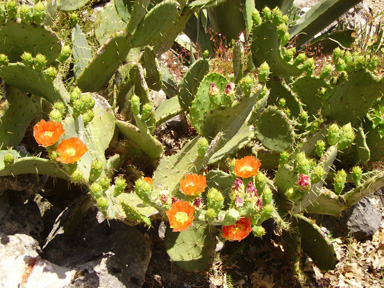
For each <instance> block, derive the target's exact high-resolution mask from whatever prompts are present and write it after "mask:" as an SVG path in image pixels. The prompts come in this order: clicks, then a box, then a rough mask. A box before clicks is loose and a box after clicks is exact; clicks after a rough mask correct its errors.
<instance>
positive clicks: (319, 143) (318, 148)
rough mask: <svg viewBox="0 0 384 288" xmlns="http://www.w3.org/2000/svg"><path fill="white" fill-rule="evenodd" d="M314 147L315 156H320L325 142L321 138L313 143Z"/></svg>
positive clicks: (323, 150)
mask: <svg viewBox="0 0 384 288" xmlns="http://www.w3.org/2000/svg"><path fill="white" fill-rule="evenodd" d="M315 147H316V154H317V156H319V157H322V156H323V154H324V152H325V147H326V144H325V142H324V141H323V140H318V141H317V142H316V144H315Z"/></svg>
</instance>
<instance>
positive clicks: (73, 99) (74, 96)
mask: <svg viewBox="0 0 384 288" xmlns="http://www.w3.org/2000/svg"><path fill="white" fill-rule="evenodd" d="M69 99H70V102H71V105H72V106H74V103H75V102H76V101H80V93H78V92H77V91H75V90H73V91H72V92H71V94H70V98H69Z"/></svg>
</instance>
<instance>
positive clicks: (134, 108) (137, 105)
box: [131, 95, 141, 115]
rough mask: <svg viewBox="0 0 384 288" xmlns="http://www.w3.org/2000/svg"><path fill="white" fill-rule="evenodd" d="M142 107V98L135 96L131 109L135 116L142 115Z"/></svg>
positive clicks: (132, 99) (132, 98)
mask: <svg viewBox="0 0 384 288" xmlns="http://www.w3.org/2000/svg"><path fill="white" fill-rule="evenodd" d="M140 106H141V103H140V98H139V97H138V96H136V95H133V96H132V97H131V107H132V111H133V113H135V115H140Z"/></svg>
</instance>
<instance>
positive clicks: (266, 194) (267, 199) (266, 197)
mask: <svg viewBox="0 0 384 288" xmlns="http://www.w3.org/2000/svg"><path fill="white" fill-rule="evenodd" d="M272 198H273V192H272V190H271V188H269V187H268V186H265V188H264V190H263V205H264V206H267V205H269V204H271V203H272Z"/></svg>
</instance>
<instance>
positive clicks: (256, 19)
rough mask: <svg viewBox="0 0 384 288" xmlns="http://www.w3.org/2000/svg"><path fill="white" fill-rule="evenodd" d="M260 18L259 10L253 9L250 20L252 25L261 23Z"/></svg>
mask: <svg viewBox="0 0 384 288" xmlns="http://www.w3.org/2000/svg"><path fill="white" fill-rule="evenodd" d="M262 21H263V20H262V19H261V16H260V12H259V11H258V10H257V9H255V10H253V11H252V22H253V25H255V26H259V25H260V24H261V23H262Z"/></svg>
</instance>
